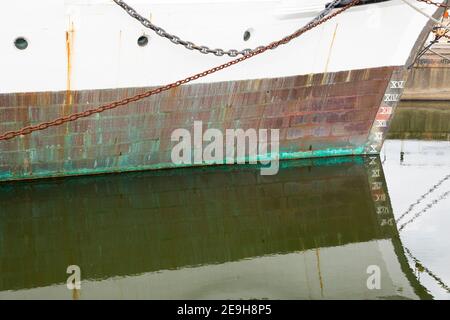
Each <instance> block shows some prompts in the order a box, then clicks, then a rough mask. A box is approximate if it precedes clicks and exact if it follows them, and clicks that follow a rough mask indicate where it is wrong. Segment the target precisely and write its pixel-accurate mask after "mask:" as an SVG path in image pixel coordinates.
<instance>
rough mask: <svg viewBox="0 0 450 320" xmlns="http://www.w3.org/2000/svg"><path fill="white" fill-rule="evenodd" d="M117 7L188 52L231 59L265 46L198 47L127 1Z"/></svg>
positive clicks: (329, 7) (337, 0)
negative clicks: (142, 13) (139, 11)
mask: <svg viewBox="0 0 450 320" xmlns="http://www.w3.org/2000/svg"><path fill="white" fill-rule="evenodd" d="M113 1H114V2H115V3H116V4H117V5H119V6H120V7H121V8H122V9H124V10H125V11H126V12H127V13H128V14H129V15H130V16H131V17H133V18H134V19H136V20H137V21H139V22H140V23H141V24H142V25H143V26H144V27H146V28H148V29H150V30H152V31H154V32H155V33H156V34H157V35H158V36H160V37H162V38H166V39H168V40H170V41H171V42H172V43H174V44H176V45H182V46H184V47H185V48H186V49H188V50H191V51H192V50H196V51H199V52H201V53H203V54H211V53H212V54H214V55H215V56H218V57H221V56H224V55H227V56H229V57H233V58H234V57H237V56H239V55H242V56H245V55H247V54H249V53H250V52H252V51H255V50H258V49H261V48H263V47H264V46H259V47H257V48H256V49H248V48H247V49H243V50H237V49H229V50H226V49H211V48H210V47H208V46H205V45H197V44H195V43H193V42H191V41H187V40H183V39H181V38H180V37H178V36H176V35H173V34H170V33H168V32H167V31H165V30H164V29H163V28H161V27H159V26H157V25H155V24H153V23H152V22H150V20H148V19H146V18H145V17H143V16H142V15H140V14H139V13H138V12H137V11H136V10H135V9H133V8H132V7H131V6H129V5H128V4H127V3H126V2H125V1H122V0H113ZM342 1H343V0H334V1H332V2H330V3H329V4H327V5H326V7H325V9H324V10H323V11H322V12H320V14H319V15H317V16H316V17H315V18H314V19H313V20H312V21H311V22H310V23H309V24H311V23H314V22H315V21H317V20H320V19H322V18H323V17H325V16H326V15H328V14H329V13H330V12H331V10H333V9H334V8H335V7H336V6H338V5H339V4H340V3H341V2H342Z"/></svg>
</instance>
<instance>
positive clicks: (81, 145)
mask: <svg viewBox="0 0 450 320" xmlns="http://www.w3.org/2000/svg"><path fill="white" fill-rule="evenodd" d="M405 74H406V72H405V71H404V70H403V68H402V67H384V68H372V69H362V70H352V71H344V72H335V73H326V74H325V73H322V74H314V75H306V76H294V77H283V78H271V79H256V80H243V81H228V82H217V83H209V84H192V85H187V86H182V87H180V88H176V89H173V90H171V91H169V92H166V93H163V94H161V95H157V96H153V97H151V98H149V99H147V100H144V101H141V102H137V103H134V104H131V105H129V106H127V107H121V108H118V109H115V110H111V111H108V112H106V113H103V114H101V115H97V116H91V117H88V118H84V119H80V120H78V121H75V122H72V123H68V124H64V125H62V126H57V127H52V128H49V129H47V130H44V131H41V132H39V133H38V134H33V135H27V136H22V137H19V138H17V139H12V140H9V141H4V142H2V143H1V144H0V150H1V158H0V159H1V160H0V179H1V180H17V179H19V180H22V179H34V178H43V177H60V176H69V175H81V174H99V173H107V172H122V171H135V170H147V169H161V168H173V167H179V166H186V164H176V163H174V161H173V159H172V150H173V149H174V147H175V145H177V144H178V143H179V141H173V139H172V133H173V132H174V131H175V130H177V129H180V128H182V129H186V130H187V131H189V132H190V133H191V134H192V137H193V136H194V134H195V133H194V123H195V122H197V123H198V122H200V123H201V124H202V129H203V130H204V131H205V130H207V129H218V130H220V131H221V132H224V133H225V132H226V130H229V129H242V130H243V131H244V132H246V131H247V130H249V129H254V130H256V131H258V130H259V129H268V130H271V129H278V130H279V154H278V155H279V158H280V159H281V160H283V159H293V158H310V157H324V156H341V155H359V154H370V153H378V152H379V150H380V148H381V144H382V140H383V137H384V134H385V130H386V129H387V127H388V124H389V120H390V118H391V116H392V114H393V110H394V108H395V105H396V104H397V102H398V99H399V95H400V93H401V91H402V88H403V83H404V80H403V79H404V75H405ZM148 89H149V88H131V89H130V88H127V89H111V90H87V91H71V92H64V91H61V92H38V93H22V94H3V95H0V102H1V104H2V105H9V106H10V108H8V110H5V109H4V110H3V113H2V117H3V118H2V120H3V122H4V124H3V127H4V128H5V126H6V125H7V124H10V126H9V127H8V129H14V127H17V125H18V123H20V125H29V124H30V123H39V122H44V121H48V120H51V119H52V118H54V117H57V116H58V115H63V114H68V112H69V110H70V111H76V112H80V111H84V110H86V109H89V108H90V107H91V106H92V105H102V104H106V103H108V102H111V101H115V100H118V99H121V98H123V97H127V96H131V95H134V94H136V93H139V92H142V91H145V90H148ZM67 101H71V103H70V108H68V104H67ZM5 111H7V112H5ZM208 144H209V142H207V141H206V142H205V141H204V142H203V146H202V148H203V149H204V148H206V147H207V145H208ZM268 144H269V147H270V144H271V143H270V141H269V143H268ZM247 151H249V150H247ZM269 151H270V148H268V152H269ZM249 155H250V153H246V156H247V159H246V160H248V161H251V160H252V159H249V158H248V156H249ZM258 156H267V154H258ZM193 157H194V153H192V158H193ZM238 160H239V159H236V161H238ZM191 163H192V164H193V165H195V162H194V160H193V159H192V162H191ZM198 164H201V165H205V164H209V163H208V162H207V161H203V162H202V163H198Z"/></svg>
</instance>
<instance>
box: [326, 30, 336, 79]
mask: <svg viewBox="0 0 450 320" xmlns="http://www.w3.org/2000/svg"><path fill="white" fill-rule="evenodd" d="M338 25H339V23H336V27H334V32H333V38H332V39H331V44H330V50H328V56H327V63H326V64H325V71H324V72H325V73H327V72H328V65H329V63H330V58H331V52H332V51H333V46H334V40H336V31H337V28H338Z"/></svg>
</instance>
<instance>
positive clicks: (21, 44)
mask: <svg viewBox="0 0 450 320" xmlns="http://www.w3.org/2000/svg"><path fill="white" fill-rule="evenodd" d="M14 46H15V47H16V48H17V49H19V50H25V49H26V48H28V41H27V39H25V38H23V37H19V38H17V39H16V40H14Z"/></svg>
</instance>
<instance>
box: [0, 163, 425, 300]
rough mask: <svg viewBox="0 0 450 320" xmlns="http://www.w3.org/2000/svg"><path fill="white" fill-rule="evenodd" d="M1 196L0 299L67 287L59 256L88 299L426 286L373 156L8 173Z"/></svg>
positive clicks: (300, 294) (384, 292) (344, 294)
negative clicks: (16, 179) (73, 174)
mask: <svg viewBox="0 0 450 320" xmlns="http://www.w3.org/2000/svg"><path fill="white" fill-rule="evenodd" d="M0 203H1V204H2V205H1V206H2V209H1V211H0V268H1V274H0V299H6V298H55V299H65V298H69V299H70V298H71V297H72V295H71V293H70V291H69V290H68V289H67V288H66V285H65V283H66V279H67V277H68V274H67V273H66V269H67V267H68V266H69V265H78V266H79V267H80V268H81V272H82V275H81V276H82V290H81V298H86V299H90V298H153V299H159V298H169V299H170V298H187V299H197V298H244V299H246V298H258V299H262V298H281V299H297V298H299V299H316V298H317V299H320V298H357V299H360V298H369V299H371V298H393V297H395V298H408V299H418V298H421V299H427V298H431V296H430V295H429V294H428V293H427V291H426V290H425V289H424V288H423V287H422V286H421V285H420V284H419V282H418V281H417V279H416V278H415V276H414V273H413V271H412V270H411V269H410V267H409V265H408V262H407V259H406V257H405V254H404V249H403V247H402V243H401V242H400V238H399V235H398V231H397V227H396V224H395V219H394V216H393V214H392V208H391V204H390V199H389V195H388V193H387V189H386V183H385V178H384V174H383V168H382V166H381V163H380V160H379V159H378V158H377V157H372V158H368V157H342V158H330V159H315V160H299V161H286V162H283V163H281V170H280V172H279V173H278V174H277V175H275V176H261V175H260V171H259V168H257V167H256V166H240V167H237V166H233V167H209V168H194V169H178V170H170V171H168V170H166V171H153V172H141V173H130V174H121V175H105V176H97V177H79V178H70V179H64V180H51V181H50V180H47V181H37V182H26V183H9V184H2V185H0ZM369 266H376V267H377V268H379V270H380V272H381V280H380V281H381V286H380V289H374V290H370V289H369V288H368V285H367V280H368V278H369V276H370V274H368V271H367V270H368V267H369Z"/></svg>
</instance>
